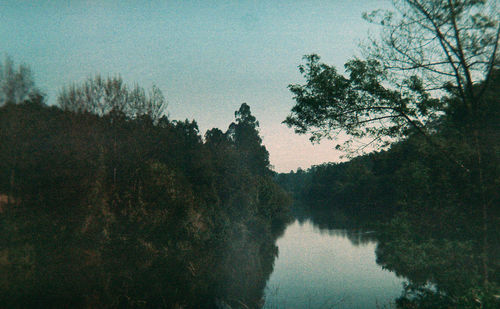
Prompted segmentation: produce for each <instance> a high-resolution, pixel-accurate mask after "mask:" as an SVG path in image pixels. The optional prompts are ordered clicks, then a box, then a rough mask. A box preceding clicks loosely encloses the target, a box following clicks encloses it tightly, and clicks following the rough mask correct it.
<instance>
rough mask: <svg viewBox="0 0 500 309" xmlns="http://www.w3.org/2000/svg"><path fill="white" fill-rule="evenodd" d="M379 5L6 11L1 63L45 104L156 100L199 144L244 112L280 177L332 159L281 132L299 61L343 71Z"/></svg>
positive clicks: (109, 4)
mask: <svg viewBox="0 0 500 309" xmlns="http://www.w3.org/2000/svg"><path fill="white" fill-rule="evenodd" d="M387 4H388V0H359V1H353V0H351V1H350V0H330V1H319V0H318V1H257V0H253V1H208V0H206V1H106V0H101V1H97V0H92V1H90V0H86V1H85V0H81V1H58V0H55V1H43V0H40V1H3V0H0V54H3V55H2V56H4V55H9V56H10V57H11V58H12V59H13V60H14V62H15V63H16V64H19V63H25V64H27V65H29V66H30V67H31V69H32V71H33V74H34V77H35V81H36V84H37V86H38V87H39V88H41V89H42V91H44V92H45V93H46V94H47V96H48V98H47V101H48V103H49V104H54V103H55V101H56V97H57V94H58V92H59V91H60V89H61V87H63V86H65V85H68V84H71V83H73V82H76V83H79V82H82V81H84V80H85V79H86V78H88V77H89V76H93V75H94V74H97V73H99V74H101V75H102V76H115V75H121V76H122V78H123V79H124V81H125V82H126V83H127V84H130V85H132V84H134V83H138V84H139V85H141V86H143V87H145V88H150V87H151V86H152V85H153V84H156V85H157V86H158V87H159V88H160V89H161V90H162V92H163V94H164V95H165V97H166V99H167V101H168V103H169V106H168V113H169V116H170V118H171V119H181V120H183V119H186V118H188V119H195V120H196V121H197V122H198V125H199V127H200V132H201V133H202V134H204V132H205V131H206V130H207V129H210V128H213V127H218V128H220V129H221V130H226V129H227V127H228V125H229V124H230V123H231V121H233V119H234V111H235V110H237V109H238V108H239V106H240V105H241V103H243V102H246V103H247V104H248V105H250V107H251V110H252V113H253V114H254V115H255V116H256V117H257V119H258V120H259V122H260V132H261V135H262V137H263V141H264V144H265V146H266V147H267V149H268V151H269V153H270V160H271V164H272V165H273V166H274V169H275V170H276V171H277V172H288V171H290V170H292V169H294V170H295V169H297V168H298V167H302V168H304V169H305V168H308V167H310V166H311V165H314V164H320V163H322V162H335V161H339V160H340V159H339V156H340V155H341V154H342V153H340V152H339V151H337V150H335V149H334V146H335V145H336V144H337V142H335V141H326V142H322V143H321V144H320V145H312V144H311V143H310V142H309V140H308V136H298V135H296V134H295V133H294V132H293V129H290V128H287V127H286V126H284V125H283V124H281V122H282V121H283V120H284V119H285V117H286V116H287V114H288V113H289V111H290V109H291V107H292V106H293V103H294V101H293V98H292V94H291V93H290V91H289V90H288V89H287V86H288V85H289V84H291V83H300V82H302V81H303V80H302V78H301V76H300V74H299V72H298V70H297V66H298V65H299V64H301V63H302V56H303V55H306V54H311V53H317V54H319V55H320V56H321V57H322V60H323V61H325V62H326V63H329V64H332V65H335V66H337V67H338V68H339V69H342V66H343V64H344V63H345V62H346V61H347V60H349V59H350V58H352V57H353V56H354V55H359V48H358V43H359V42H360V41H361V40H363V39H366V38H367V37H368V31H369V29H370V27H371V25H370V24H368V23H367V22H365V21H364V20H363V19H362V18H361V15H362V13H363V12H367V11H372V10H375V9H378V8H382V7H387Z"/></svg>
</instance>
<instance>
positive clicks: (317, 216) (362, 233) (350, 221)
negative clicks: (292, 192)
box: [292, 203, 377, 246]
mask: <svg viewBox="0 0 500 309" xmlns="http://www.w3.org/2000/svg"><path fill="white" fill-rule="evenodd" d="M292 212H293V214H294V216H295V218H297V220H298V221H299V223H300V224H302V223H304V222H307V221H310V222H311V223H312V224H313V226H314V227H315V228H317V229H318V230H319V232H320V233H321V234H328V235H330V236H341V237H344V238H347V239H349V240H350V242H351V243H352V244H353V245H354V246H359V245H365V244H368V243H372V242H376V241H377V238H376V233H375V231H374V230H373V229H371V228H369V225H368V227H367V225H362V224H361V223H360V222H362V221H363V220H361V218H352V217H348V216H346V215H345V214H344V213H342V212H341V211H339V210H336V209H332V208H322V209H318V208H313V207H308V206H306V205H304V204H298V203H296V204H295V205H294V206H293V208H292Z"/></svg>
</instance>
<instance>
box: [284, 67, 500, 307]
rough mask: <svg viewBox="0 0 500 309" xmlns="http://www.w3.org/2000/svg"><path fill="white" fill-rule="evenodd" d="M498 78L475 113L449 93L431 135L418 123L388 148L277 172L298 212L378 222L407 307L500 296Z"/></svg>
mask: <svg viewBox="0 0 500 309" xmlns="http://www.w3.org/2000/svg"><path fill="white" fill-rule="evenodd" d="M490 84H491V85H492V87H491V88H489V90H488V91H487V92H486V93H485V96H484V98H483V100H482V102H481V107H482V108H481V110H480V111H478V113H477V115H476V117H477V118H476V119H474V120H471V119H470V118H467V115H466V113H465V112H464V109H465V107H464V106H462V105H460V104H453V103H456V100H457V98H454V97H452V96H450V97H449V98H447V99H446V100H448V104H447V106H448V107H447V109H446V112H445V113H444V114H443V115H442V116H441V117H439V118H438V119H436V120H435V121H434V122H432V123H430V124H428V128H427V129H428V130H429V131H431V132H433V134H432V136H431V137H430V140H429V137H426V136H422V135H421V134H419V133H418V132H415V131H414V132H413V133H410V134H409V137H408V138H407V139H405V140H403V141H401V142H399V143H396V144H393V145H392V146H391V147H390V149H388V150H385V151H379V152H373V153H370V154H367V155H363V156H360V157H356V158H354V159H352V160H351V161H349V162H344V163H325V164H322V165H318V166H313V167H312V168H310V169H308V170H306V171H304V170H300V169H299V170H297V171H296V172H293V171H292V172H290V173H287V174H280V175H278V176H277V180H278V182H279V183H280V184H281V185H282V186H283V187H284V188H285V189H286V190H288V191H289V192H291V193H292V194H293V196H294V197H295V199H296V201H297V202H296V203H295V205H294V210H295V212H298V213H299V214H303V213H304V212H305V213H307V215H308V216H310V217H312V218H313V220H314V221H317V222H320V225H321V223H325V224H326V223H327V221H330V222H338V225H339V226H340V227H341V226H342V224H343V223H346V222H348V224H350V225H351V226H352V225H353V224H354V225H357V226H359V227H371V228H373V227H376V228H377V230H378V232H379V233H378V239H379V245H378V248H377V259H378V260H377V262H378V263H379V264H381V265H382V266H383V267H385V268H387V269H390V270H393V271H395V272H396V273H397V274H398V275H402V276H404V277H406V278H408V279H409V285H408V286H406V290H405V294H404V295H402V297H401V298H400V299H399V300H398V306H399V307H401V308H450V307H453V308H455V307H460V308H461V307H464V308H471V307H483V308H490V307H491V308H494V307H496V306H497V305H498V292H499V291H500V276H499V274H500V264H499V263H498V261H500V246H499V245H498V244H499V243H500V207H499V205H500V196H499V191H498V188H499V187H500V182H499V179H500V178H499V177H498V175H500V148H499V143H498V142H499V141H500V122H499V119H500V102H499V99H498V98H499V97H500V87H499V85H500V74H498V72H494V73H493V75H492V79H491V81H490ZM481 86H482V84H479V85H478V86H477V88H478V90H479V89H480V87H481ZM453 101H455V102H453ZM471 122H473V123H474V124H475V128H477V130H471V126H470V123H471ZM472 141H473V142H472ZM472 145H479V147H477V148H473V147H472ZM478 156H480V159H481V160H480V161H479V162H478V161H477V160H476V159H477V157H478ZM477 164H481V166H477ZM464 166H468V167H473V168H471V169H467V168H464ZM478 173H480V174H478ZM478 179H479V180H480V181H481V182H478ZM307 215H305V216H307ZM495 295H496V296H495Z"/></svg>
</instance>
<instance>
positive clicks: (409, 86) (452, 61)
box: [284, 0, 500, 146]
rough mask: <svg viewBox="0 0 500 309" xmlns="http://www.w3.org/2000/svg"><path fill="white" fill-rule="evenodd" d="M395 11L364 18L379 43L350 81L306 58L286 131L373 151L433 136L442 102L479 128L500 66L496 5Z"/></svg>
mask: <svg viewBox="0 0 500 309" xmlns="http://www.w3.org/2000/svg"><path fill="white" fill-rule="evenodd" d="M393 3H394V8H395V10H393V11H385V12H384V11H374V12H371V13H368V14H365V18H366V19H367V20H369V21H370V22H373V23H376V24H379V25H380V26H381V28H382V35H381V38H380V39H379V40H375V39H374V40H372V42H371V44H368V45H367V46H366V48H365V52H366V58H365V59H354V60H351V61H349V62H347V63H346V65H345V69H346V72H347V76H344V75H343V74H340V73H338V72H337V70H336V69H335V68H334V67H331V66H329V65H327V64H324V63H321V62H320V61H319V60H320V58H319V56H317V55H309V56H305V60H306V63H305V64H304V65H301V66H299V70H300V72H301V73H302V74H303V76H304V78H305V80H306V83H305V84H293V85H290V86H289V88H290V90H291V91H292V93H293V94H294V99H295V101H296V104H295V106H294V107H293V108H292V112H291V114H290V115H289V116H288V117H287V119H286V120H285V121H284V122H285V123H286V124H287V125H289V126H290V127H294V128H295V130H296V132H297V133H301V134H303V133H311V134H312V136H311V140H320V139H322V138H332V137H335V136H336V134H338V133H339V132H345V133H347V134H348V135H350V136H351V137H352V138H354V139H359V138H364V137H370V138H372V139H371V140H369V141H368V142H369V143H372V142H380V141H382V142H387V141H389V140H390V138H393V137H401V136H406V135H407V134H408V133H409V132H410V131H409V129H413V130H416V131H418V132H419V133H421V134H424V135H430V134H431V133H432V130H431V129H432V127H431V126H426V125H427V124H429V123H432V122H433V121H435V120H436V118H438V117H439V116H441V115H442V114H443V113H444V109H445V108H446V107H447V104H449V103H450V102H449V101H447V102H445V101H443V100H442V98H443V97H444V96H445V95H449V96H454V97H458V98H459V101H458V102H456V103H457V104H461V105H463V106H465V107H466V112H467V114H468V115H469V116H468V117H469V119H470V121H471V123H472V122H475V123H478V122H480V119H478V118H477V117H476V116H477V112H478V110H480V109H481V106H480V105H481V104H483V103H484V101H482V100H481V97H482V96H483V95H484V93H485V91H486V89H487V88H488V87H492V86H494V85H492V84H491V82H490V80H491V75H492V72H493V71H494V70H495V68H498V65H499V63H498V53H497V49H498V39H499V35H500V22H499V16H500V15H499V14H498V8H497V2H496V1H487V0H482V1H478V0H448V1H438V0H431V1H420V0H395V1H393ZM479 83H481V87H476V85H478V84H479ZM473 120H474V121H473ZM388 138H389V139H388ZM350 141H352V140H350ZM365 141H366V140H365ZM348 145H349V141H348V143H347V146H348Z"/></svg>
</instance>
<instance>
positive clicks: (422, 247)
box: [376, 217, 500, 308]
mask: <svg viewBox="0 0 500 309" xmlns="http://www.w3.org/2000/svg"><path fill="white" fill-rule="evenodd" d="M414 224H415V222H411V221H407V220H405V219H404V218H401V217H398V218H396V219H395V220H393V222H392V223H391V226H390V228H387V229H384V230H383V231H382V233H381V234H380V235H379V242H378V246H377V250H376V254H377V263H378V264H379V265H381V266H382V267H383V268H385V269H388V270H390V271H393V272H395V273H396V274H397V275H398V276H404V277H406V278H407V279H408V284H407V285H405V291H404V293H403V295H402V296H401V297H400V298H398V299H397V305H398V307H400V308H498V307H497V306H498V305H499V299H498V296H495V295H498V291H499V283H500V280H499V279H500V277H499V275H498V274H499V273H500V265H499V263H498V261H499V254H498V253H499V252H498V248H496V249H495V248H492V253H493V251H496V252H495V253H494V254H493V255H492V256H494V257H496V258H495V259H492V260H491V263H489V265H487V267H488V268H489V269H490V271H491V274H493V275H492V276H490V278H489V279H490V281H489V286H488V287H486V288H485V287H484V285H483V273H482V271H483V269H482V267H483V265H482V256H481V252H482V251H481V242H480V240H478V239H477V238H476V239H475V238H474V237H471V235H464V234H460V235H455V236H454V237H429V236H428V235H422V234H421V233H416V232H415V229H414ZM442 232H443V233H446V231H442ZM492 236H493V235H492Z"/></svg>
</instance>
